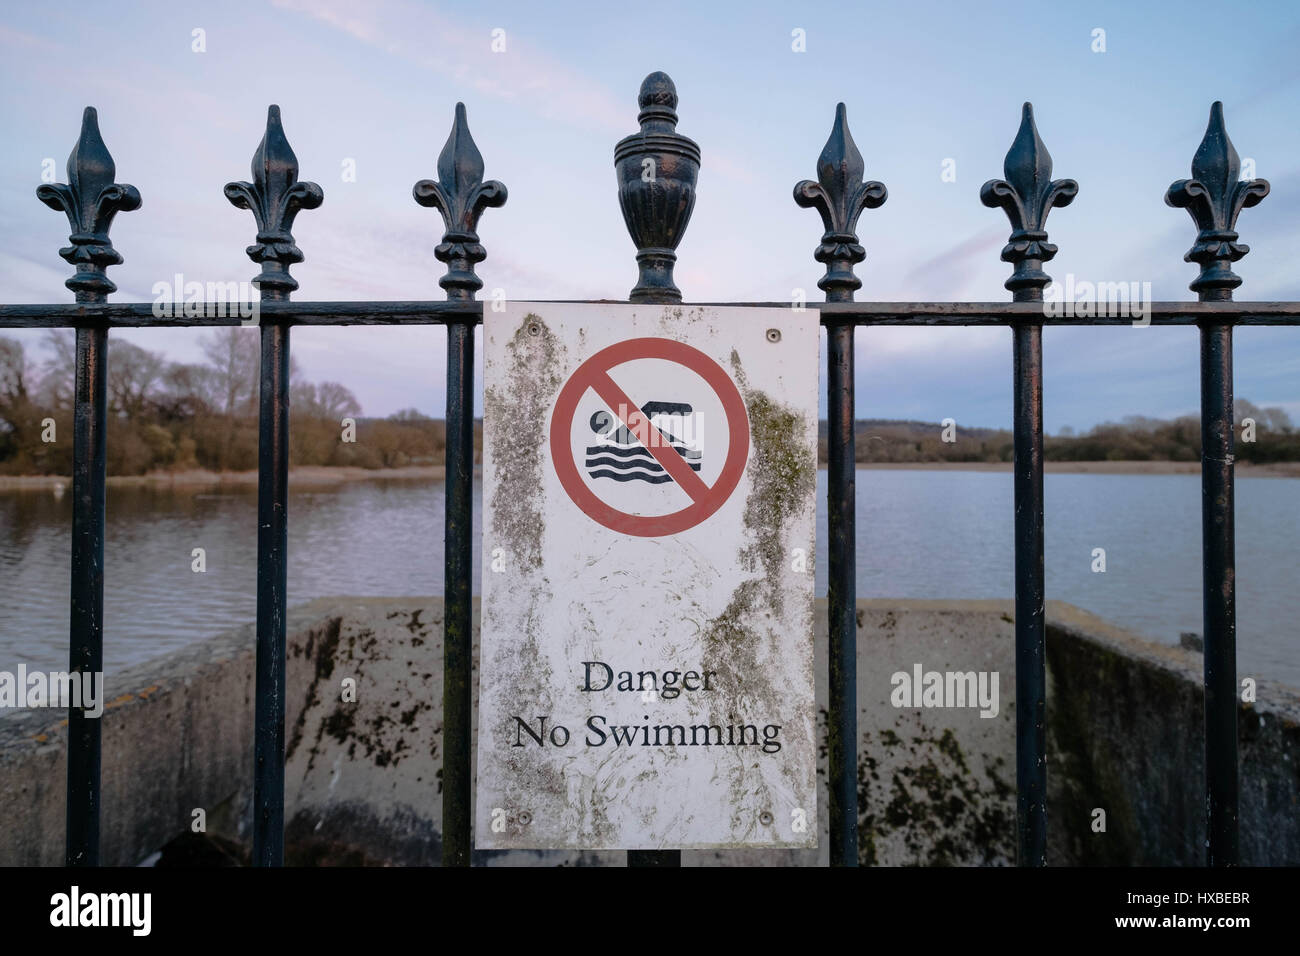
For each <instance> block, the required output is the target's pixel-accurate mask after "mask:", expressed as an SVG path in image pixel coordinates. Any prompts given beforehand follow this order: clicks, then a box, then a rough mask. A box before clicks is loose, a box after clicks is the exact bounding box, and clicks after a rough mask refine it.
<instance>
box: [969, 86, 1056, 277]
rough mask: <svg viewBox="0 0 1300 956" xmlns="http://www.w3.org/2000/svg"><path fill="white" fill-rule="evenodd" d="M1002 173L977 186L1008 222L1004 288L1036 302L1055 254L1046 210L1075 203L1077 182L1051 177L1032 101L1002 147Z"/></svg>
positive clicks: (1049, 158) (1048, 155)
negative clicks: (1008, 270) (1007, 276)
mask: <svg viewBox="0 0 1300 956" xmlns="http://www.w3.org/2000/svg"><path fill="white" fill-rule="evenodd" d="M1002 174H1003V176H1004V177H1005V178H1004V179H990V180H989V181H988V182H986V183H985V184H984V185H983V186H982V187H981V188H980V201H981V202H982V203H984V205H986V206H988V207H989V208H991V209H992V208H996V207H998V206H1001V207H1002V208H1003V210H1005V211H1006V214H1007V218H1008V219H1010V220H1011V237H1010V238H1009V239H1008V240H1007V244H1006V245H1005V246H1004V247H1003V249H1002V261H1003V262H1010V263H1012V264H1013V265H1014V266H1015V270H1014V271H1013V272H1012V274H1011V278H1010V279H1008V280H1007V281H1006V283H1005V285H1006V288H1008V289H1010V290H1011V292H1013V293H1014V294H1015V298H1016V300H1017V301H1035V300H1038V299H1041V298H1042V295H1043V288H1044V287H1045V286H1047V285H1049V284H1050V283H1051V281H1052V277H1051V276H1049V275H1048V274H1047V273H1045V272H1043V263H1044V262H1049V261H1051V259H1052V258H1053V257H1054V256H1055V255H1056V246H1054V245H1052V243H1050V242H1048V241H1047V229H1046V228H1045V227H1046V225H1047V214H1048V213H1049V212H1051V211H1052V207H1053V206H1068V205H1070V203H1072V202H1074V197H1075V196H1077V195H1078V194H1079V184H1078V183H1077V182H1075V181H1074V180H1073V179H1055V180H1054V179H1052V154H1051V153H1049V152H1048V151H1047V146H1046V145H1044V143H1043V140H1042V138H1041V137H1040V136H1039V135H1038V126H1037V124H1036V123H1035V122H1034V107H1033V104H1031V103H1026V104H1025V105H1024V106H1023V107H1022V108H1021V113H1020V129H1019V131H1018V132H1017V133H1016V138H1015V141H1014V142H1012V144H1011V149H1010V150H1008V151H1007V158H1006V160H1005V162H1004V163H1003V165H1002Z"/></svg>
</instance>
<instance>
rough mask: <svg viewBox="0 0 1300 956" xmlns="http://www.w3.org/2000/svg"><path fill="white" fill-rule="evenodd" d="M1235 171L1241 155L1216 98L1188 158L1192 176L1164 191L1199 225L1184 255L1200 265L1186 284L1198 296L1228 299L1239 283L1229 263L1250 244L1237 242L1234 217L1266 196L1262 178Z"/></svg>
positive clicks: (1166, 198) (1266, 189) (1239, 167)
mask: <svg viewBox="0 0 1300 956" xmlns="http://www.w3.org/2000/svg"><path fill="white" fill-rule="evenodd" d="M1240 176H1241V160H1240V159H1239V158H1238V156H1237V150H1236V149H1235V148H1233V145H1232V140H1230V139H1229V138H1228V130H1227V128H1226V127H1225V126H1224V123H1223V104H1222V103H1221V102H1215V103H1214V105H1213V106H1211V107H1210V121H1209V124H1208V125H1207V126H1206V128H1205V136H1204V137H1203V138H1202V140H1201V145H1200V147H1199V148H1198V149H1197V150H1196V155H1195V156H1194V157H1193V158H1192V178H1191V179H1180V180H1178V181H1177V182H1176V183H1174V184H1173V185H1171V186H1170V187H1169V191H1168V192H1166V193H1165V202H1166V203H1167V204H1168V205H1170V206H1175V207H1179V208H1183V209H1186V210H1187V212H1188V214H1189V215H1190V216H1191V217H1192V221H1193V222H1195V223H1196V228H1197V229H1198V230H1199V231H1198V232H1197V235H1196V244H1195V245H1194V246H1192V248H1191V249H1189V250H1188V251H1187V254H1186V255H1185V256H1183V260H1184V261H1185V262H1196V263H1199V264H1200V267H1201V274H1200V275H1199V276H1197V277H1196V279H1194V280H1193V281H1192V283H1191V285H1190V286H1189V288H1190V289H1191V290H1192V291H1193V292H1195V293H1197V294H1198V295H1199V296H1200V298H1201V300H1202V301H1209V300H1215V299H1231V298H1232V290H1233V289H1235V288H1237V286H1239V285H1241V276H1239V275H1237V274H1236V273H1235V272H1233V271H1232V263H1234V262H1237V261H1238V260H1240V259H1241V258H1243V257H1244V256H1245V255H1246V253H1248V252H1250V246H1248V245H1246V244H1245V243H1242V242H1238V241H1237V232H1236V227H1237V216H1238V215H1239V214H1240V213H1241V211H1242V210H1243V209H1247V208H1249V207H1251V206H1257V205H1259V203H1260V202H1261V201H1262V200H1263V199H1264V197H1265V196H1267V195H1268V191H1269V184H1268V180H1267V179H1250V180H1243V179H1241V178H1240Z"/></svg>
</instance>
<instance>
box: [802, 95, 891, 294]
mask: <svg viewBox="0 0 1300 956" xmlns="http://www.w3.org/2000/svg"><path fill="white" fill-rule="evenodd" d="M865 169H866V167H865V165H864V164H863V162H862V154H861V153H859V152H858V147H857V144H855V143H854V142H853V137H852V136H851V135H850V134H849V121H848V116H847V114H846V112H845V109H844V104H843V103H840V104H839V105H838V106H836V107H835V123H834V125H833V126H832V127H831V135H830V138H829V139H828V140H826V146H825V148H824V149H822V154H821V156H819V157H818V159H817V182H813V181H812V180H810V179H805V180H803V181H802V182H799V183H796V184H795V187H794V201H795V202H796V203H798V204H799V205H800V206H803V207H804V208H808V207H809V206H811V207H814V208H815V209H816V210H817V211H818V212H820V213H821V216H822V224H823V225H824V226H825V227H826V233H825V235H823V236H822V242H821V245H820V246H818V247H817V251H816V252H814V253H813V258H814V259H816V260H817V261H818V262H823V263H825V264H826V275H824V276H822V278H820V279H818V280H817V288H819V289H821V290H822V291H823V292H825V293H826V301H828V302H852V301H853V293H854V291H855V290H857V289H859V288H861V287H862V280H861V279H859V278H858V277H857V276H855V275H854V274H853V267H854V265H856V264H857V263H859V262H861V261H862V260H863V259H865V258H866V257H867V251H866V250H865V249H863V248H862V246H860V245H859V244H858V235H857V227H858V217H859V216H860V215H862V210H863V209H876V208H877V207H879V206H881V205H883V204H884V202H885V200H886V199H888V198H889V191H888V190H887V189H886V188H885V185H884V183H878V182H876V181H875V180H871V181H870V182H864V181H863V179H862V176H863V173H864V172H865Z"/></svg>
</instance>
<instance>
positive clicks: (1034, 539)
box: [1012, 289, 1047, 866]
mask: <svg viewBox="0 0 1300 956" xmlns="http://www.w3.org/2000/svg"><path fill="white" fill-rule="evenodd" d="M1035 292H1036V293H1037V296H1036V297H1035V296H1033V295H1032V294H1031V293H1035ZM1041 299H1042V290H1041V289H1026V290H1021V291H1020V292H1017V293H1016V296H1015V300H1016V301H1018V302H1033V301H1039V300H1041ZM1012 336H1013V338H1012V342H1013V344H1012V354H1013V358H1012V364H1013V380H1014V384H1013V413H1012V414H1013V417H1014V435H1013V442H1014V446H1015V465H1014V468H1015V481H1014V485H1015V489H1014V491H1015V568H1016V571H1015V573H1016V597H1015V605H1016V611H1015V621H1016V623H1015V629H1016V821H1017V827H1016V833H1017V841H1016V859H1017V860H1018V861H1019V863H1020V865H1022V866H1044V865H1045V864H1046V862H1047V741H1046V717H1047V712H1046V704H1047V661H1046V653H1045V641H1046V628H1045V620H1044V614H1045V607H1044V599H1045V594H1044V582H1043V327H1042V326H1041V325H1039V324H1036V323H1035V324H1020V325H1015V326H1013V327H1012Z"/></svg>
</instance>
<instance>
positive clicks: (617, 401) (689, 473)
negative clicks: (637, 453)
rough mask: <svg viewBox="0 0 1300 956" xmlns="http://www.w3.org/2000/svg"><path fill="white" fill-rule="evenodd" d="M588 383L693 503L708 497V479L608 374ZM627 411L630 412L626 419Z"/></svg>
mask: <svg viewBox="0 0 1300 956" xmlns="http://www.w3.org/2000/svg"><path fill="white" fill-rule="evenodd" d="M588 384H589V385H590V387H591V390H592V391H594V392H595V393H596V394H597V395H599V396H600V400H601V401H603V402H604V403H605V404H606V405H608V406H609V409H610V411H612V412H613V413H614V415H615V416H617V417H618V419H619V420H620V421H621V422H622V423H623V424H624V425H626V426H627V429H628V431H630V432H631V433H632V434H633V435H635V436H636V437H637V439H638V440H639V441H640V442H641V444H642V445H644V446H645V449H646V451H648V452H650V454H651V455H653V456H654V459H655V461H657V462H659V464H661V465H663V469H664V471H666V472H668V474H669V476H671V477H672V479H673V481H675V482H677V485H678V487H680V488H681V489H682V491H684V492H686V493H687V494H688V495H690V498H691V500H692V501H696V502H698V501H702V500H703V499H704V498H705V496H706V495H708V493H709V486H708V485H706V484H705V483H704V479H703V478H701V477H700V476H699V475H697V474H696V473H695V470H694V469H693V468H691V466H690V465H689V464H687V463H686V460H685V459H684V458H682V456H681V455H680V454H678V453H677V451H676V450H675V449H674V448H673V447H672V445H671V444H670V443H669V441H668V438H667V437H666V436H665V435H664V433H663V432H661V431H660V430H659V429H658V428H656V427H655V426H654V425H653V424H652V423H651V421H650V419H648V418H646V417H645V415H643V414H642V413H641V409H640V406H638V405H637V404H636V403H635V402H633V401H632V399H630V398H629V397H628V395H627V393H626V392H624V391H623V390H622V389H621V388H619V387H618V383H617V382H615V381H614V380H613V379H612V378H610V377H609V373H608V372H605V371H598V372H595V373H594V374H593V375H592V378H591V381H590V382H589V383H588ZM624 412H627V415H626V417H624V415H623V413H624ZM634 420H635V422H636V424H635V425H633V421H634Z"/></svg>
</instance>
